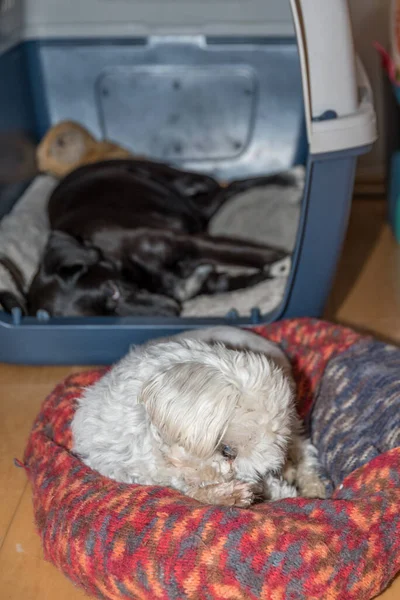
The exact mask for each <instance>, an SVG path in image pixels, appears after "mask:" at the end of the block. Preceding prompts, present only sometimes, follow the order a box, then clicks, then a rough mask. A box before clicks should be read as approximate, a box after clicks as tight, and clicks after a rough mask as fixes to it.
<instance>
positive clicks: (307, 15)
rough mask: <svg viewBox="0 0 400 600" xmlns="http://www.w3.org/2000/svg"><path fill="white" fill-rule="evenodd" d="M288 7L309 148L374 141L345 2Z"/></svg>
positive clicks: (303, 0) (298, 2)
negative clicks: (302, 95) (295, 36)
mask: <svg viewBox="0 0 400 600" xmlns="http://www.w3.org/2000/svg"><path fill="white" fill-rule="evenodd" d="M291 7H292V14H293V20H294V26H295V30H296V35H297V40H298V47H299V55H300V62H301V70H302V78H303V94H304V105H305V112H306V122H307V134H308V140H309V144H310V150H311V152H312V153H313V154H320V153H327V152H336V151H340V150H345V149H350V148H356V147H359V146H367V145H370V144H372V143H373V142H374V141H375V140H376V137H377V131H376V117H375V110H374V106H373V99H372V92H371V86H370V84H369V81H368V77H367V75H366V73H365V71H364V69H363V67H362V64H361V62H360V61H359V60H357V59H356V54H355V50H354V42H353V34H352V27H351V20H350V12H349V7H348V2H347V0H318V2H315V0H291ZM361 87H362V89H363V90H364V93H363V94H360V88H361ZM360 96H361V97H360Z"/></svg>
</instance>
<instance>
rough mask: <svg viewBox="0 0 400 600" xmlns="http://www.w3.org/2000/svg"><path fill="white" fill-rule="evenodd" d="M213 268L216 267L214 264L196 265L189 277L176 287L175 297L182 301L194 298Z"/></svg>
mask: <svg viewBox="0 0 400 600" xmlns="http://www.w3.org/2000/svg"><path fill="white" fill-rule="evenodd" d="M213 270H214V267H213V266H212V265H199V266H198V267H196V269H195V270H194V271H193V273H192V274H191V275H190V276H189V277H187V278H186V279H184V280H183V281H182V282H180V283H179V284H178V285H177V286H176V287H175V290H174V296H175V298H176V299H177V300H179V301H180V302H186V301H187V300H190V299H191V298H194V296H196V295H197V294H198V293H199V292H200V290H201V288H202V287H203V285H204V284H205V282H206V281H207V279H208V277H209V276H210V274H211V273H212V272H213Z"/></svg>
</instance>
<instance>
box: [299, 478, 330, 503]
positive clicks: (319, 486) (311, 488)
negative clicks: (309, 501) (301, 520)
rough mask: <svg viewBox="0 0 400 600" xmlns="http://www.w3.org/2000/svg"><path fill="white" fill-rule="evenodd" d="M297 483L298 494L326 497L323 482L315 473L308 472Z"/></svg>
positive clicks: (307, 496) (305, 496)
mask: <svg viewBox="0 0 400 600" xmlns="http://www.w3.org/2000/svg"><path fill="white" fill-rule="evenodd" d="M298 485H299V491H300V496H302V497H303V498H320V499H321V500H323V499H324V498H326V489H325V485H324V483H323V482H322V481H321V479H320V478H319V477H318V475H317V473H310V475H307V477H303V478H302V481H301V484H300V482H299V483H298Z"/></svg>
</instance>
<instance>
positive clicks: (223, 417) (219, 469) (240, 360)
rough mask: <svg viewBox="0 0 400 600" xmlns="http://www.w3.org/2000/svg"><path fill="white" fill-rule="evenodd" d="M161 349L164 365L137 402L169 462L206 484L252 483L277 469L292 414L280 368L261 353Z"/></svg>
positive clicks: (200, 346) (203, 347)
mask: <svg viewBox="0 0 400 600" xmlns="http://www.w3.org/2000/svg"><path fill="white" fill-rule="evenodd" d="M159 350H160V351H161V352H163V353H166V356H168V357H169V358H168V360H167V361H166V362H164V363H163V366H161V365H160V368H159V370H158V371H157V372H156V374H153V375H152V376H151V377H150V379H149V380H148V381H147V382H146V383H145V385H144V386H143V388H142V391H141V394H140V398H139V400H140V402H142V403H143V404H144V405H145V407H146V410H147V413H148V415H149V417H150V421H151V424H152V427H153V430H154V435H155V437H157V436H159V440H160V447H162V452H163V455H164V457H165V460H166V461H167V463H170V464H171V465H173V466H175V467H177V468H178V469H181V470H185V469H186V470H187V471H188V472H189V471H190V470H191V471H192V477H193V479H194V480H195V479H196V477H197V478H198V479H202V478H203V480H204V483H206V480H207V481H208V482H209V483H211V482H212V481H213V478H214V479H215V480H217V479H218V478H219V477H220V476H222V477H225V478H229V477H232V478H237V479H242V480H244V481H250V482H257V481H258V480H259V479H260V478H262V477H263V476H264V475H265V474H266V473H267V472H277V471H279V470H280V469H281V468H282V466H283V464H284V462H285V459H286V454H287V446H288V442H289V439H290V437H291V434H292V427H293V423H294V415H295V407H294V399H293V390H292V385H291V381H290V379H289V378H288V377H287V376H286V375H285V374H284V373H283V371H282V370H281V369H280V368H279V367H277V366H276V365H275V364H274V363H273V362H272V361H271V360H269V359H268V358H267V357H266V356H265V355H263V354H258V353H254V352H247V351H240V350H231V349H228V348H226V347H225V346H223V345H218V344H216V345H209V344H206V343H203V342H200V341H197V340H180V341H173V342H169V343H166V344H165V347H163V348H161V346H160V347H159ZM204 469H206V470H207V469H208V471H207V473H208V474H207V476H202V475H201V473H205V472H206V471H204ZM210 473H211V475H210ZM187 478H189V479H190V476H189V477H187Z"/></svg>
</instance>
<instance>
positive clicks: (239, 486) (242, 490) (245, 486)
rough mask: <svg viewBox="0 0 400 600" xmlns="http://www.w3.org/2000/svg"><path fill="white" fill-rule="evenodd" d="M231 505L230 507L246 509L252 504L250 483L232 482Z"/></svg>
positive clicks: (252, 494) (252, 491)
mask: <svg viewBox="0 0 400 600" xmlns="http://www.w3.org/2000/svg"><path fill="white" fill-rule="evenodd" d="M232 483H233V490H232V504H231V505H230V506H240V507H241V508H248V507H249V506H250V505H251V504H253V502H254V488H253V485H252V484H250V483H245V482H237V481H235V482H232Z"/></svg>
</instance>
